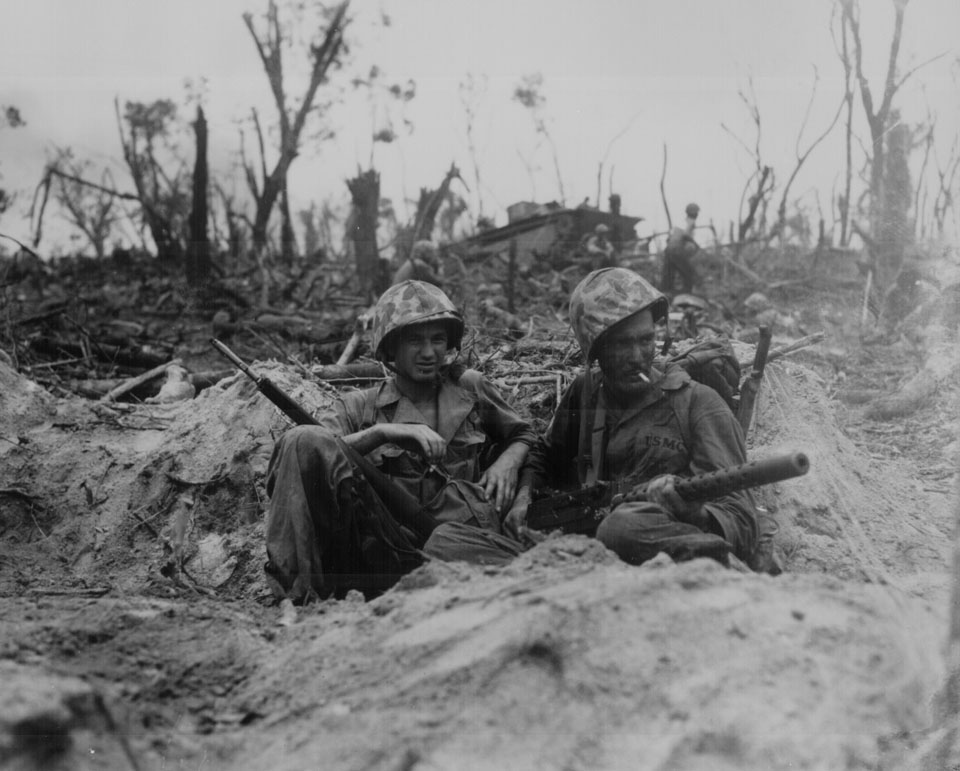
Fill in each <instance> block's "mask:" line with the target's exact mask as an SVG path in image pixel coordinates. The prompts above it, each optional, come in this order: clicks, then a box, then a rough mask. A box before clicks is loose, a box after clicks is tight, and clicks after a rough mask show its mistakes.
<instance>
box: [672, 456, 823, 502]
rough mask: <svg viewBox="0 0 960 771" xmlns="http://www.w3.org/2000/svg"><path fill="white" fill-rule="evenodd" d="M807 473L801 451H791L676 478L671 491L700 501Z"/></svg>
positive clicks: (806, 459) (682, 496) (808, 468)
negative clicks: (683, 477)
mask: <svg viewBox="0 0 960 771" xmlns="http://www.w3.org/2000/svg"><path fill="white" fill-rule="evenodd" d="M809 470H810V459H809V458H808V457H807V456H806V455H805V454H804V453H802V452H794V453H788V454H786V455H776V456H774V457H772V458H762V459H761V460H752V461H749V462H748V463H744V464H743V465H740V466H732V467H731V468H725V469H719V470H718V471H710V472H707V473H706V474H697V475H696V476H693V477H689V478H686V479H679V480H677V483H676V485H675V488H674V489H675V490H676V491H677V494H678V495H679V496H680V497H681V498H683V499H684V500H686V501H703V500H710V499H711V498H717V497H719V496H721V495H728V494H729V493H735V492H738V491H740V490H746V489H747V488H750V487H759V486H760V485H769V484H772V483H773V482H782V481H783V480H784V479H792V478H794V477H799V476H803V475H804V474H806V473H807V472H808V471H809Z"/></svg>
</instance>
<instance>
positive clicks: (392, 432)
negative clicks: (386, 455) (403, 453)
mask: <svg viewBox="0 0 960 771" xmlns="http://www.w3.org/2000/svg"><path fill="white" fill-rule="evenodd" d="M380 426H381V431H382V436H383V440H384V443H390V444H398V445H400V446H401V447H403V448H404V449H407V450H413V451H415V452H419V453H421V454H422V455H423V456H424V457H425V458H426V459H427V460H428V461H430V462H431V463H436V462H437V461H441V460H443V456H444V453H445V452H446V449H447V444H446V442H444V441H443V437H441V436H440V434H438V433H437V432H436V431H434V430H433V429H432V428H430V426H428V425H426V424H424V423H381V424H380Z"/></svg>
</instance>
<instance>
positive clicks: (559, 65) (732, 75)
mask: <svg viewBox="0 0 960 771" xmlns="http://www.w3.org/2000/svg"><path fill="white" fill-rule="evenodd" d="M862 5H863V6H864V17H863V23H864V31H865V35H866V39H865V41H864V42H865V46H866V49H867V57H868V58H867V61H866V66H867V71H868V76H869V77H870V79H871V82H872V83H873V84H874V88H875V90H876V91H878V92H879V90H880V88H881V85H882V77H883V74H884V68H885V62H886V56H887V53H888V47H889V38H890V31H891V28H892V19H893V11H892V3H891V2H889V1H888V0H866V1H865V2H863V3H862ZM832 7H833V6H832V2H831V0H793V1H792V2H791V1H788V0H661V1H660V2H642V1H640V0H592V1H591V2H585V1H584V0H576V1H574V0H483V2H479V1H478V0H354V3H353V9H354V11H355V12H356V13H357V15H358V17H359V18H358V19H357V21H356V22H355V24H354V26H353V28H352V31H351V35H352V37H353V39H354V41H355V46H354V49H353V50H354V54H355V57H356V60H357V66H358V67H366V66H367V65H368V64H369V63H372V62H375V63H377V64H378V65H379V66H380V67H382V68H383V70H384V71H385V73H386V75H387V76H388V77H389V78H390V79H391V80H397V81H402V80H404V79H406V78H412V79H413V80H414V81H416V84H417V96H416V98H415V99H414V100H413V101H412V102H411V103H410V104H409V106H408V109H407V117H408V118H409V119H410V120H411V121H412V123H413V131H412V133H409V134H404V135H402V136H401V138H400V139H399V140H398V141H397V142H394V143H393V144H391V145H383V144H378V145H376V147H375V151H374V152H375V154H374V156H373V158H374V164H375V166H376V167H377V169H378V170H379V171H380V172H381V180H382V190H383V193H384V195H387V196H390V197H392V198H393V199H394V201H395V204H396V205H397V207H398V208H399V209H400V211H401V213H403V212H404V211H405V209H404V203H403V200H402V199H403V198H404V197H405V196H406V197H415V196H416V195H417V192H418V191H419V189H420V187H436V185H437V184H438V183H439V181H440V179H441V178H442V175H443V173H444V171H445V170H446V169H447V168H448V167H449V165H450V163H451V162H456V163H457V164H458V166H459V167H460V168H461V170H462V171H463V174H464V178H465V180H466V181H467V183H468V184H469V185H470V190H469V191H467V190H465V189H464V188H459V189H458V191H459V192H460V193H461V194H463V195H465V196H466V197H467V198H468V200H469V201H470V202H471V203H472V204H473V205H474V206H475V207H476V205H477V201H478V199H477V195H478V190H477V189H476V185H475V184H474V182H473V172H472V165H473V164H472V160H471V158H470V155H469V153H468V152H467V144H466V131H465V125H466V120H465V113H464V109H463V106H462V104H461V101H460V98H459V96H458V86H459V84H460V83H461V82H462V81H463V79H464V77H465V76H466V75H467V74H473V75H474V77H475V78H478V79H480V78H484V77H485V78H486V82H487V90H486V95H485V97H484V99H483V101H482V102H481V103H480V105H479V110H478V116H477V120H476V123H475V128H474V130H475V135H476V141H477V145H478V155H479V161H480V165H481V174H482V183H483V186H482V189H481V190H480V191H479V193H480V194H481V195H482V196H483V206H484V209H485V213H487V214H488V215H492V216H494V217H495V218H496V221H497V224H505V222H506V214H505V207H506V206H507V205H509V204H510V203H513V202H515V201H518V200H538V201H548V200H554V199H558V198H559V196H560V190H559V185H558V183H557V178H556V173H555V171H554V168H553V162H552V158H551V156H550V153H549V150H548V148H547V147H546V146H543V147H541V148H540V150H539V151H537V152H534V148H535V146H536V137H535V135H534V132H533V124H532V120H531V117H530V114H529V113H528V112H527V111H525V110H524V109H522V108H521V107H520V106H519V105H518V104H516V103H515V102H513V101H511V99H510V96H511V94H512V92H513V89H514V87H515V86H516V85H517V83H518V82H519V81H520V79H521V77H522V76H523V75H525V74H530V73H534V72H539V73H542V75H543V78H544V81H543V94H544V95H545V97H546V107H545V111H544V115H545V116H546V118H547V119H548V127H549V130H550V132H551V136H552V137H553V139H554V141H555V143H556V147H557V151H558V155H559V160H560V166H561V175H562V179H563V186H564V191H565V193H566V203H567V204H568V205H576V204H577V203H579V202H580V201H582V200H583V198H584V197H586V196H589V197H590V199H591V200H594V199H595V197H596V193H597V170H598V164H599V163H600V161H601V160H603V159H604V158H606V163H605V170H606V173H605V175H604V179H603V185H602V197H603V200H604V201H605V199H606V195H607V193H608V188H609V175H610V173H611V172H612V174H613V188H614V190H616V191H617V192H619V193H620V194H621V196H622V198H623V202H624V211H625V213H628V214H632V215H635V216H643V217H645V218H646V220H647V221H646V222H645V223H644V225H641V226H640V228H638V231H639V232H644V230H646V231H647V232H649V231H651V230H660V229H662V228H663V227H664V225H665V216H664V213H663V206H662V203H661V201H660V191H659V180H660V172H661V165H662V162H663V145H664V143H666V144H667V146H668V156H669V160H668V170H667V178H666V190H667V198H668V202H669V204H670V207H671V211H672V213H673V215H674V217H675V218H677V217H679V216H680V212H681V210H682V208H683V206H684V204H685V203H687V202H688V201H689V200H697V201H698V202H699V203H700V204H701V206H702V211H703V213H702V218H705V219H707V220H711V219H712V220H713V221H715V222H716V223H717V224H718V225H719V226H720V227H721V228H725V227H726V223H727V222H729V221H730V220H733V219H735V218H736V217H737V212H738V209H739V206H740V198H741V194H742V191H743V188H744V183H745V181H746V178H747V176H748V174H749V172H750V170H751V168H752V164H753V161H752V159H751V158H750V157H749V155H748V154H747V153H746V151H745V150H744V149H743V148H742V147H741V146H740V145H739V144H738V142H737V141H736V139H734V138H733V137H731V135H730V133H729V132H728V131H725V130H724V129H723V128H722V127H721V124H725V125H726V126H727V127H728V128H729V129H730V130H731V131H732V132H733V133H734V134H736V135H737V136H739V137H740V138H742V139H743V141H745V142H746V143H747V144H748V145H752V144H753V143H754V141H755V132H754V128H753V125H752V122H751V119H750V116H749V114H748V112H747V110H746V108H745V107H744V105H743V103H742V102H741V101H740V99H739V98H738V96H737V92H738V90H739V89H745V88H746V87H747V81H748V78H749V77H752V78H753V80H754V85H755V89H756V95H757V101H758V106H759V108H760V114H761V120H762V127H763V133H762V138H761V145H762V151H763V155H764V159H765V161H766V162H767V163H769V164H771V165H773V166H774V169H775V171H776V174H777V178H778V179H779V180H785V179H786V177H787V176H788V175H789V173H790V171H791V170H792V168H793V163H794V161H793V159H794V155H795V144H796V141H797V131H798V130H799V127H800V124H801V121H802V118H803V114H804V111H805V108H806V104H807V101H808V99H809V97H810V93H811V89H812V84H813V81H814V69H813V68H814V66H816V67H817V68H818V70H819V76H820V85H819V88H818V91H817V97H816V100H815V105H814V111H813V115H812V118H811V121H810V124H809V126H808V129H807V133H806V135H805V140H804V142H803V143H802V145H803V147H806V145H807V143H808V142H809V141H810V140H811V139H812V138H813V137H814V136H816V135H817V134H819V133H820V132H821V131H822V130H823V129H824V128H825V127H826V125H827V124H828V123H829V120H830V118H831V117H832V114H833V112H834V111H835V109H836V106H837V104H838V102H839V99H840V95H841V92H840V87H841V85H842V80H841V77H842V71H841V69H840V65H839V62H838V60H837V57H836V55H835V53H834V48H833V42H832V39H831V36H830V29H829V25H830V18H831V9H832ZM265 8H266V2H265V0H264V1H263V2H252V0H202V1H197V0H164V2H155V1H153V0H151V1H148V0H30V1H29V2H22V1H21V0H0V9H2V10H0V22H2V26H3V29H4V31H5V35H4V41H3V45H2V46H0V103H2V104H5V105H6V104H14V105H16V106H17V107H19V108H20V110H21V113H22V115H23V117H24V119H25V120H26V121H27V123H28V125H27V127H25V128H22V129H18V130H16V131H12V130H10V129H4V130H3V132H2V134H0V137H2V145H0V174H2V175H3V182H2V184H3V185H5V186H6V187H8V188H13V189H14V190H17V191H20V198H19V200H18V205H17V207H16V209H15V210H14V211H13V212H9V213H7V214H6V215H4V217H3V219H2V220H0V230H2V231H3V232H7V233H10V234H11V235H15V236H17V237H20V238H23V237H26V236H28V235H29V223H28V222H26V220H24V219H23V218H22V216H20V215H21V213H22V211H23V210H24V209H25V208H26V205H27V204H28V203H29V199H30V195H31V194H32V190H33V187H34V186H35V185H36V183H37V182H38V181H39V179H40V177H41V175H42V170H43V165H44V159H45V153H46V152H48V151H49V149H50V148H52V147H53V146H54V145H58V146H70V147H72V148H73V149H74V152H75V154H76V155H77V156H78V157H82V158H90V159H92V160H94V161H95V162H96V163H97V164H104V165H110V166H112V167H113V168H114V169H115V170H116V173H115V177H116V179H117V180H118V186H119V187H121V188H123V189H127V188H128V183H127V180H126V178H125V177H124V175H123V169H122V166H121V165H120V164H119V158H120V148H119V140H118V135H117V126H116V118H115V114H114V108H113V100H114V99H115V98H119V99H120V101H121V103H122V102H123V101H125V100H136V101H151V100H153V99H158V98H170V99H173V100H175V101H176V102H178V103H179V104H183V103H184V97H185V91H184V85H183V84H184V81H185V79H187V78H190V79H193V80H194V81H197V80H199V79H200V78H201V77H203V78H206V80H207V90H206V96H205V101H204V105H205V109H206V111H207V115H208V119H209V121H210V143H211V160H212V163H213V164H214V166H215V171H216V170H221V171H226V169H227V168H228V166H229V163H230V159H231V157H233V155H234V154H235V153H236V151H237V148H238V145H239V143H238V127H237V120H238V119H241V118H244V117H246V116H247V115H249V112H250V108H251V106H254V105H256V106H258V108H259V110H260V112H261V114H262V115H263V116H271V117H272V114H273V113H272V105H271V102H270V96H269V91H268V87H267V82H266V78H265V76H264V73H263V70H262V68H261V65H260V63H259V60H258V58H257V55H256V51H255V48H254V45H253V43H252V41H251V39H250V36H249V33H248V32H247V30H246V28H245V26H244V24H243V21H242V18H241V14H242V12H243V11H244V10H250V11H252V12H253V13H254V14H255V15H257V16H259V15H260V14H261V13H262V12H263V10H264V9H265ZM381 10H384V11H386V13H387V14H388V15H389V17H390V18H391V20H392V23H391V25H390V26H389V27H383V26H381V25H378V24H375V23H374V22H375V21H376V19H377V18H378V17H379V14H380V11H381ZM958 29H960V2H958V0H910V3H909V5H908V7H907V13H906V23H905V28H904V38H903V45H902V51H901V58H900V61H901V67H902V69H903V70H906V69H908V68H909V67H911V66H915V65H917V64H920V63H921V62H923V61H925V60H927V59H929V58H930V57H933V56H936V55H937V54H941V53H942V54H945V56H943V57H942V58H941V59H939V60H937V61H935V62H933V63H932V64H929V65H927V66H925V67H924V68H923V69H922V70H921V71H920V73H919V74H918V75H917V76H916V77H915V78H914V79H912V80H911V81H910V82H909V83H908V85H907V86H905V88H904V89H903V93H902V99H901V107H902V111H903V113H904V116H905V118H906V119H907V120H908V121H909V122H917V121H919V120H922V119H923V118H924V117H925V114H926V110H927V105H928V104H929V105H930V107H931V109H933V110H935V111H936V112H937V116H938V130H939V137H940V144H941V156H942V157H943V158H944V159H945V158H946V156H947V153H948V152H949V144H950V141H951V140H953V139H954V138H955V137H956V135H957V133H958V131H960V128H958V127H960V120H958V116H960V93H958V89H957V80H956V79H955V78H954V77H952V76H951V65H952V66H953V70H954V74H955V73H956V69H957V65H956V60H957V57H958V45H960V44H958V43H957V37H956V31H957V30H958ZM289 66H290V70H291V81H293V80H294V74H295V73H294V72H293V70H294V69H295V68H294V62H290V63H289ZM302 88H303V85H302V81H296V82H291V83H290V92H291V93H292V94H299V93H302ZM184 114H185V115H187V116H189V114H190V113H189V112H186V111H185V113H184ZM861 114H862V107H861V106H860V104H859V102H858V104H857V115H858V118H859V116H860V115H861ZM385 115H386V112H385V108H384V107H383V106H382V105H381V106H380V107H379V108H378V110H376V111H375V110H373V109H372V107H371V103H370V101H369V99H368V97H367V96H366V95H360V94H355V95H354V96H352V97H350V98H349V100H348V102H347V103H344V104H342V105H340V106H338V107H336V108H335V110H334V112H333V114H332V115H331V119H332V122H333V124H334V126H335V128H336V130H337V138H336V139H335V140H333V141H331V142H328V143H325V144H322V145H319V146H317V145H315V144H314V143H308V144H307V145H306V146H305V147H304V148H303V152H302V155H301V157H300V158H298V159H297V161H296V162H295V164H294V167H293V170H292V185H293V188H292V192H293V196H294V201H293V203H294V208H305V207H307V206H308V205H309V202H310V201H311V200H314V201H317V202H318V203H319V202H321V201H323V200H330V201H332V202H334V203H336V204H338V205H343V204H345V202H346V200H347V190H346V186H345V184H344V181H345V179H346V178H348V177H350V176H353V175H354V174H355V173H356V170H357V168H358V166H359V167H364V168H365V167H366V166H367V165H368V164H369V162H370V158H371V149H372V145H371V141H370V136H371V134H372V133H373V131H374V130H375V129H377V128H380V127H382V124H383V122H384V121H385ZM394 118H396V113H394ZM859 131H860V133H861V135H862V136H864V137H866V131H865V129H864V128H863V122H862V118H861V119H860V128H859ZM187 154H188V156H189V155H190V149H189V147H188V148H187ZM841 161H842V136H841V131H840V130H839V126H838V129H837V130H836V132H835V134H834V135H833V137H832V139H831V141H830V142H829V143H827V144H825V145H824V146H823V147H822V148H821V149H820V150H819V151H818V152H817V153H816V155H815V156H813V157H812V158H811V160H810V162H809V170H806V171H805V173H803V174H802V175H801V177H800V178H799V179H798V180H797V182H796V183H795V184H794V188H793V191H794V195H793V196H792V197H798V196H803V202H804V205H805V206H807V207H809V208H810V209H814V208H815V198H814V196H813V192H812V191H813V190H814V189H816V190H818V191H819V196H820V202H821V204H822V205H823V206H824V207H829V206H830V200H831V195H832V191H833V190H835V189H837V186H838V184H839V176H840V170H841V168H842V166H841ZM828 220H829V218H828ZM48 246H52V244H49V245H48Z"/></svg>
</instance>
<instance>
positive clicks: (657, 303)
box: [570, 268, 668, 363]
mask: <svg viewBox="0 0 960 771" xmlns="http://www.w3.org/2000/svg"><path fill="white" fill-rule="evenodd" d="M643 310H649V311H650V312H651V314H652V315H653V321H654V323H657V322H660V321H662V320H663V319H665V318H666V316H667V311H668V302H667V298H666V297H664V296H663V294H661V293H660V291H659V290H657V289H656V288H655V287H654V286H653V285H652V284H650V282H648V281H647V280H646V279H644V278H643V277H642V276H640V275H638V274H637V273H634V272H633V271H632V270H627V269H626V268H602V269H600V270H595V271H593V272H592V273H590V274H588V275H587V277H586V278H584V279H583V281H581V282H580V283H579V284H577V286H576V288H575V289H574V290H573V293H572V294H571V295H570V326H571V327H573V334H574V336H575V337H576V338H577V342H578V343H579V344H580V350H582V351H583V355H584V356H585V357H586V359H587V362H588V363H589V362H591V361H593V360H594V359H595V358H596V357H597V341H598V340H599V339H600V337H601V336H602V335H603V333H604V332H606V331H607V330H608V329H610V328H611V327H612V326H614V325H615V324H617V323H619V322H621V321H623V320H624V319H626V318H628V317H629V316H632V315H634V314H635V313H639V312H640V311H643Z"/></svg>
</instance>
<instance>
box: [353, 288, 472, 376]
mask: <svg viewBox="0 0 960 771" xmlns="http://www.w3.org/2000/svg"><path fill="white" fill-rule="evenodd" d="M430 321H447V322H450V323H449V325H448V326H449V327H450V339H449V341H448V342H449V345H450V347H451V348H459V347H460V341H461V340H462V339H463V330H464V324H463V314H461V313H460V311H458V310H457V308H456V306H455V305H454V304H453V302H451V300H450V298H449V297H447V296H446V295H445V294H444V293H443V291H442V290H441V289H440V288H438V287H436V286H434V285H433V284H428V283H426V282H425V281H401V282H400V283H399V284H394V285H393V286H392V287H390V288H389V289H388V290H387V291H386V292H384V293H383V294H382V295H381V296H380V299H379V300H377V304H376V306H375V307H374V309H373V332H372V337H373V340H372V343H373V353H374V356H376V358H377V359H379V360H380V361H385V360H386V357H387V352H386V348H387V344H388V343H389V339H390V338H392V337H393V336H394V333H396V332H399V331H400V330H401V329H402V328H403V327H406V326H410V325H411V324H424V323H427V322H430Z"/></svg>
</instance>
